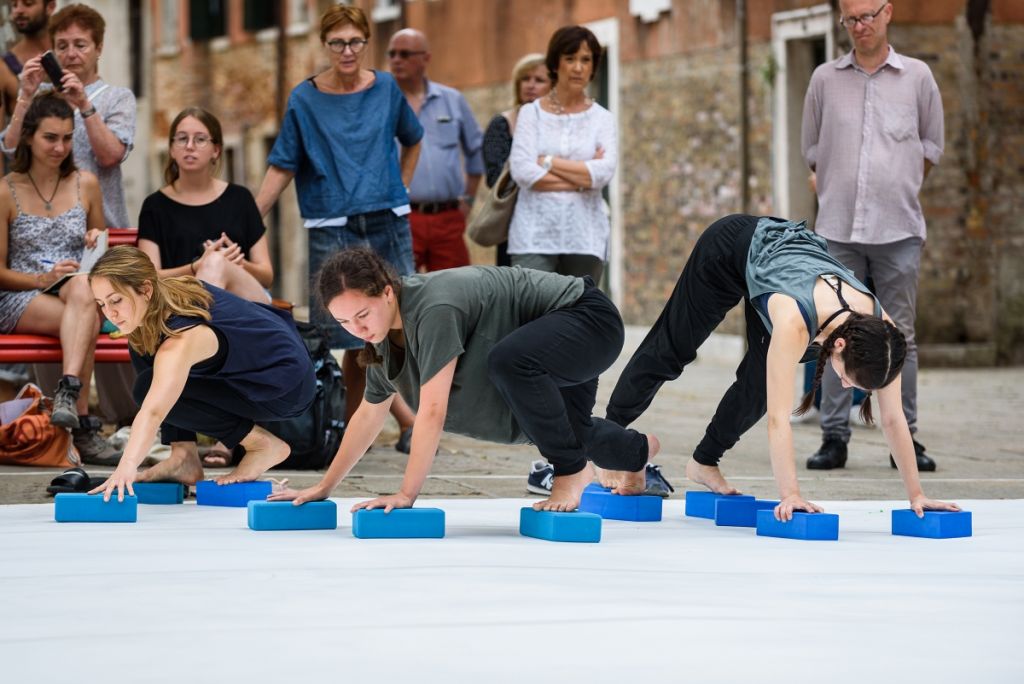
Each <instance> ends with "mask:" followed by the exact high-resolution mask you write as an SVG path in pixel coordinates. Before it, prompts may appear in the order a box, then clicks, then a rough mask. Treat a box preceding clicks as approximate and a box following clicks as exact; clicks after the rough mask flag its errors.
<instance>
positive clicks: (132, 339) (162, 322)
mask: <svg viewBox="0 0 1024 684" xmlns="http://www.w3.org/2000/svg"><path fill="white" fill-rule="evenodd" d="M94 278H106V279H107V280H108V281H110V286H111V287H112V288H114V291H115V292H120V293H121V294H123V295H129V294H131V293H132V292H134V293H135V294H137V295H139V294H142V293H143V292H144V291H145V284H146V283H147V282H148V283H150V285H151V286H152V288H153V294H152V296H151V297H150V299H149V304H148V305H147V306H146V312H145V313H144V314H143V316H142V322H141V323H140V324H139V327H137V328H136V329H135V330H133V331H131V332H130V333H128V344H129V345H131V347H132V349H134V350H135V351H137V352H138V353H140V354H146V355H148V356H153V355H154V354H156V350H157V348H158V347H159V346H160V343H161V342H162V341H163V340H164V339H166V338H168V337H176V336H178V335H179V334H180V332H179V331H177V330H173V329H171V328H170V327H168V325H167V319H169V318H170V317H171V316H175V315H177V316H186V317H189V318H201V319H203V320H204V321H209V320H210V319H211V316H210V306H211V305H212V304H213V295H211V294H210V293H209V292H207V291H206V288H204V287H203V285H202V284H201V283H200V282H199V281H198V280H196V279H195V278H193V277H191V276H179V277H176V278H159V277H157V273H156V267H155V266H153V262H152V261H150V260H149V257H148V256H146V253H145V252H143V251H142V250H140V249H138V248H136V247H131V246H128V245H119V246H117V247H113V248H111V249H109V250H107V253H106V254H104V255H103V256H101V257H100V258H99V260H98V261H97V262H96V265H95V266H93V267H92V271H90V272H89V282H90V283H92V281H93V279H94Z"/></svg>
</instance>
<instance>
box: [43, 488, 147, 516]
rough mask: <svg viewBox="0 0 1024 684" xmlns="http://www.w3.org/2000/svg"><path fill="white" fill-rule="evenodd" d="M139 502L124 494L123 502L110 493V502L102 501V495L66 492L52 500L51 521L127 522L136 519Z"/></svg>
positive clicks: (126, 493)
mask: <svg viewBox="0 0 1024 684" xmlns="http://www.w3.org/2000/svg"><path fill="white" fill-rule="evenodd" d="M138 504H139V501H138V499H137V498H136V497H134V496H130V495H129V494H128V492H125V495H124V501H120V502H119V501H118V500H117V492H112V493H111V495H110V501H106V502H104V501H103V495H102V494H83V493H79V492H74V493H71V492H68V493H64V494H58V495H57V496H56V497H55V498H54V500H53V519H54V520H56V521H57V522H128V523H133V522H135V521H136V519H137V517H138V511H139V506H138Z"/></svg>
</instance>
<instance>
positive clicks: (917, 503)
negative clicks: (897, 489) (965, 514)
mask: <svg viewBox="0 0 1024 684" xmlns="http://www.w3.org/2000/svg"><path fill="white" fill-rule="evenodd" d="M910 509H911V510H912V511H914V513H916V514H917V517H918V518H923V517H924V512H925V511H959V510H960V507H959V506H957V505H956V504H955V503H946V502H945V501H936V500H934V499H929V498H928V497H927V496H925V495H924V494H918V495H917V496H915V497H914V498H913V499H911V500H910Z"/></svg>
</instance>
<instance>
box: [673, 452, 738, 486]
mask: <svg viewBox="0 0 1024 684" xmlns="http://www.w3.org/2000/svg"><path fill="white" fill-rule="evenodd" d="M686 477H688V478H690V479H691V480H692V481H694V482H696V483H697V484H699V485H704V486H705V487H707V488H708V489H710V490H711V491H713V492H715V493H716V494H739V493H740V490H738V489H736V488H735V487H733V486H732V485H730V484H729V483H728V482H726V481H725V478H724V477H722V471H721V470H719V469H718V466H707V465H702V464H700V463H697V462H696V461H695V460H693V458H690V461H689V463H687V464H686Z"/></svg>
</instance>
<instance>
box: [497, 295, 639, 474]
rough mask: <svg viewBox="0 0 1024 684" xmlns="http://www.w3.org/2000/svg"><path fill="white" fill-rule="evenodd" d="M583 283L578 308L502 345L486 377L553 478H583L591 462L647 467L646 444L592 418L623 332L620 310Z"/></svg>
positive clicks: (626, 431)
mask: <svg viewBox="0 0 1024 684" xmlns="http://www.w3.org/2000/svg"><path fill="white" fill-rule="evenodd" d="M585 280H586V281H587V283H588V287H587V289H586V290H584V292H583V294H582V295H581V296H580V298H579V300H577V301H576V303H575V304H573V305H572V306H570V307H566V308H563V309H557V310H555V311H552V312H550V313H547V314H545V315H543V316H541V317H540V318H538V319H536V320H533V321H531V322H529V323H526V324H525V325H523V326H522V327H520V328H518V329H516V330H515V331H514V332H512V333H510V334H509V335H507V336H506V337H505V338H503V339H502V340H501V341H500V342H498V343H497V344H496V345H495V346H494V348H493V349H492V350H491V352H490V355H489V356H488V375H489V377H490V379H491V382H493V383H494V385H495V386H496V387H497V388H498V391H499V392H500V393H501V395H502V397H503V398H504V399H505V401H506V403H508V405H509V407H510V408H511V409H512V415H514V416H515V418H516V421H517V422H518V423H519V426H520V427H521V428H522V429H523V432H525V433H526V435H527V436H528V437H529V438H530V440H531V441H532V442H533V443H534V444H535V445H536V446H537V448H538V449H539V450H540V453H541V455H543V456H544V457H545V458H546V459H547V460H548V461H549V462H550V463H551V465H552V466H553V467H554V470H555V475H572V474H573V473H578V472H579V471H581V470H583V468H585V467H586V465H587V461H588V460H590V461H593V462H594V463H596V464H597V465H599V466H600V467H602V468H608V469H610V470H630V471H633V472H636V471H639V470H642V469H643V468H644V466H645V465H646V463H647V437H646V436H644V435H642V434H640V433H639V432H637V431H636V430H630V429H627V428H624V427H622V426H620V425H616V424H615V423H611V422H609V421H607V420H603V419H601V418H594V417H593V416H592V414H593V411H594V403H595V402H596V400H597V378H598V376H599V375H600V374H601V373H602V372H604V371H605V370H607V369H608V367H609V366H611V365H612V363H614V362H615V359H617V358H618V356H619V353H620V352H621V351H622V343H623V341H624V339H625V331H624V329H623V325H622V317H621V316H619V312H618V310H617V309H616V308H615V305H614V304H612V302H611V301H610V300H609V299H608V298H607V297H606V296H605V295H604V293H603V292H601V291H600V290H599V289H597V288H596V287H593V285H592V281H591V280H590V279H589V278H587V279H585Z"/></svg>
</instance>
